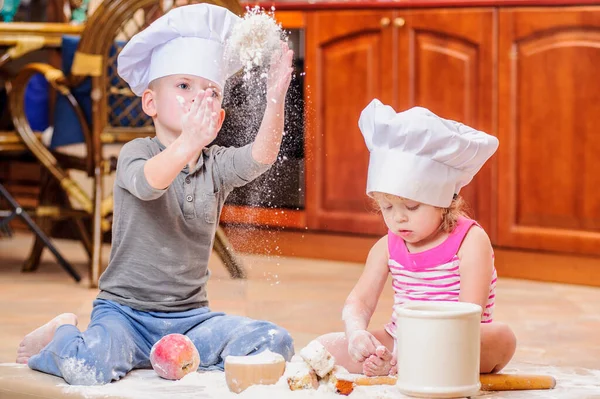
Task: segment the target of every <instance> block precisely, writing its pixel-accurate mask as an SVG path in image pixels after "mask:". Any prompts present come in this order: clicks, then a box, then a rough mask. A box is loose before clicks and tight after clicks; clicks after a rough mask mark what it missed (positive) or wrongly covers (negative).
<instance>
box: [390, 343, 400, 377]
mask: <svg viewBox="0 0 600 399" xmlns="http://www.w3.org/2000/svg"><path fill="white" fill-rule="evenodd" d="M390 366H392V367H391V368H390V375H397V374H398V352H396V348H395V347H394V353H392V360H391V361H390Z"/></svg>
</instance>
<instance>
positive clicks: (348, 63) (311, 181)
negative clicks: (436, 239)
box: [305, 11, 393, 234]
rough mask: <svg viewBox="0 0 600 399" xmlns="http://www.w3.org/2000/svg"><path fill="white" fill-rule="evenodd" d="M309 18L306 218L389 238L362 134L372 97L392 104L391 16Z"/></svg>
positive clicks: (312, 223)
mask: <svg viewBox="0 0 600 399" xmlns="http://www.w3.org/2000/svg"><path fill="white" fill-rule="evenodd" d="M308 14H309V15H308V17H307V27H306V36H307V45H306V49H307V54H306V59H307V66H306V82H307V87H306V91H305V93H306V94H305V96H306V115H307V123H306V150H307V151H306V214H307V222H308V226H309V227H310V228H313V229H324V230H329V231H341V232H355V233H366V234H374V233H377V234H379V233H384V232H385V225H384V223H383V220H382V219H381V216H379V215H378V214H377V213H375V212H374V211H373V207H372V205H371V201H370V200H369V198H368V197H367V195H366V194H365V191H366V181H367V168H368V162H369V152H368V150H367V148H366V146H365V142H364V139H363V137H362V134H361V133H360V130H359V129H358V119H359V116H360V112H361V111H362V109H363V108H364V107H365V106H366V105H367V104H368V103H369V102H370V101H371V100H372V99H373V98H376V97H377V98H379V99H381V100H382V101H384V102H390V101H391V100H392V91H393V88H392V85H391V83H392V79H391V73H392V70H393V65H392V51H391V48H392V43H391V40H392V30H390V29H388V28H389V23H390V21H391V16H392V12H391V11H389V12H386V11H332V12H329V11H317V12H313V13H308Z"/></svg>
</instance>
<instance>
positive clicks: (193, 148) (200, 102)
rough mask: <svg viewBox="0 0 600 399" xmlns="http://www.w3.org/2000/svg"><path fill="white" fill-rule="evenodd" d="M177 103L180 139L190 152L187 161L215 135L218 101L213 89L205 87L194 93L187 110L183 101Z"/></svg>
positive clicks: (217, 120) (217, 119)
mask: <svg viewBox="0 0 600 399" xmlns="http://www.w3.org/2000/svg"><path fill="white" fill-rule="evenodd" d="M178 101H179V99H178ZM179 104H180V106H181V108H182V116H181V139H182V140H183V142H184V143H185V146H186V148H187V149H188V150H189V152H190V154H189V159H188V161H192V160H193V158H194V157H195V156H197V155H198V153H199V152H200V151H202V149H203V148H204V147H206V146H207V145H208V144H210V143H211V142H212V141H213V140H214V139H215V138H216V137H217V133H218V130H217V126H218V122H219V112H218V111H219V102H218V101H216V100H215V99H214V98H213V90H212V89H207V90H200V91H199V92H198V94H196V96H195V97H194V100H193V102H192V105H191V106H190V108H189V110H186V106H185V104H184V103H183V102H181V101H179ZM191 167H192V166H191V165H190V169H191Z"/></svg>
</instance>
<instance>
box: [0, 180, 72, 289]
mask: <svg viewBox="0 0 600 399" xmlns="http://www.w3.org/2000/svg"><path fill="white" fill-rule="evenodd" d="M0 194H1V195H2V197H4V198H5V199H6V200H7V201H8V202H9V203H10V205H11V208H12V209H13V212H12V214H11V215H9V216H8V217H7V219H5V220H3V223H8V221H10V220H11V219H12V218H14V217H15V216H19V217H21V219H23V221H24V222H25V223H26V224H27V226H28V227H29V228H30V229H31V231H33V233H34V234H35V236H36V238H37V239H36V243H37V241H38V240H41V241H42V242H43V244H44V245H45V246H46V247H48V249H49V250H50V252H52V254H53V255H54V256H55V257H56V260H57V261H58V263H59V264H60V265H61V266H62V267H63V269H65V271H66V272H67V273H69V275H71V277H73V279H75V281H77V282H79V281H80V280H81V278H80V277H79V274H77V272H76V271H75V269H73V267H72V266H71V265H70V264H69V262H67V261H66V259H65V258H63V256H62V255H61V254H60V252H58V249H56V247H55V246H54V244H52V242H51V241H50V238H49V237H48V236H46V234H45V233H44V232H43V231H42V230H40V228H39V227H38V226H37V225H36V223H35V222H34V221H33V219H31V217H30V216H29V214H28V213H27V212H25V210H24V209H23V208H21V206H20V205H19V204H18V203H17V201H16V200H15V199H14V198H13V197H12V196H11V195H10V194H9V193H8V191H7V190H6V189H5V188H4V186H3V185H2V184H0ZM40 253H41V251H40Z"/></svg>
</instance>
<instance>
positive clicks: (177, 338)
mask: <svg viewBox="0 0 600 399" xmlns="http://www.w3.org/2000/svg"><path fill="white" fill-rule="evenodd" d="M150 363H151V364H152V368H153V369H154V371H156V374H158V375H159V376H161V377H162V378H165V379H167V380H179V379H181V378H183V377H184V376H185V375H186V374H189V373H193V372H195V371H196V370H198V366H199V365H200V355H199V354H198V350H197V349H196V347H195V346H194V343H193V342H192V340H191V339H189V338H188V337H186V336H185V335H182V334H169V335H165V336H164V337H162V338H161V339H160V340H159V341H158V342H157V343H155V344H154V346H153V347H152V350H151V351H150Z"/></svg>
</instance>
